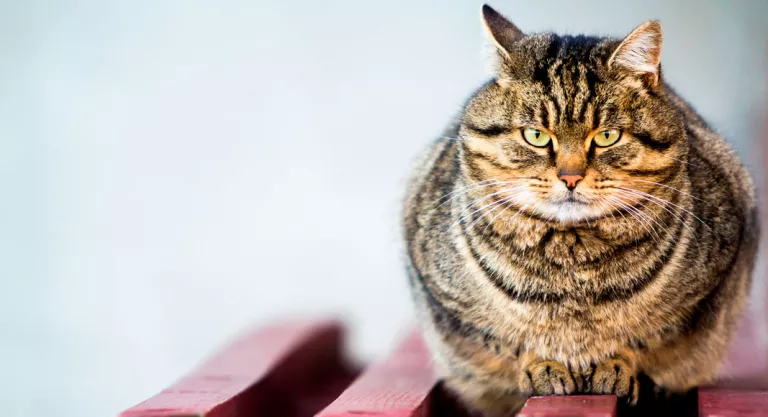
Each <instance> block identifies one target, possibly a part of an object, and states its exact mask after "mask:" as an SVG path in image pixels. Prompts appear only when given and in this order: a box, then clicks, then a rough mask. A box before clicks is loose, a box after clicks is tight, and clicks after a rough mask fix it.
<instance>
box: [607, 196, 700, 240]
mask: <svg viewBox="0 0 768 417" xmlns="http://www.w3.org/2000/svg"><path fill="white" fill-rule="evenodd" d="M617 188H618V189H621V190H624V191H630V192H635V193H637V194H638V195H640V196H644V197H646V198H651V199H654V200H658V201H660V202H662V203H664V204H670V205H672V206H674V207H677V208H679V209H680V210H683V211H684V212H686V213H688V214H690V215H691V216H693V217H694V218H695V219H696V220H698V221H700V222H701V224H702V225H704V227H706V228H707V229H709V231H710V232H712V233H715V231H714V230H712V228H711V227H709V225H708V224H706V223H705V222H704V220H701V219H700V218H699V216H697V215H695V214H694V213H693V212H691V211H690V210H688V209H686V208H684V207H681V206H679V205H677V204H675V203H673V202H671V201H668V200H665V199H663V198H660V197H657V196H655V195H653V194H649V193H646V192H644V191H640V190H635V189H634V188H622V187H617Z"/></svg>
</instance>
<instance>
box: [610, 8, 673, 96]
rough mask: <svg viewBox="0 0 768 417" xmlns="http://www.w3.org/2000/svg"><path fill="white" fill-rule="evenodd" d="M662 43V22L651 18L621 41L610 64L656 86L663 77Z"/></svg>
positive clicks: (653, 86) (652, 86)
mask: <svg viewBox="0 0 768 417" xmlns="http://www.w3.org/2000/svg"><path fill="white" fill-rule="evenodd" d="M661 43H662V32H661V23H659V22H658V21H656V20H649V21H647V22H645V23H643V24H642V25H640V26H638V27H637V29H635V30H633V31H632V33H630V34H629V35H627V37H626V38H624V40H623V41H621V43H620V44H619V46H618V47H617V48H616V50H615V51H613V54H612V55H611V57H610V58H609V59H608V66H609V67H610V68H611V69H615V70H618V71H625V72H627V73H629V74H632V75H635V76H637V77H638V78H640V79H641V80H642V81H643V82H644V83H645V84H646V85H647V86H648V87H651V88H655V87H657V86H658V84H659V79H660V77H661Z"/></svg>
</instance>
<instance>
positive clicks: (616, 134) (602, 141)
mask: <svg viewBox="0 0 768 417" xmlns="http://www.w3.org/2000/svg"><path fill="white" fill-rule="evenodd" d="M619 139H621V130H618V129H608V130H603V131H602V132H598V133H597V134H596V135H595V136H593V137H592V142H594V143H595V145H597V146H600V147H606V146H611V145H613V144H614V143H616V142H617V141H618V140H619Z"/></svg>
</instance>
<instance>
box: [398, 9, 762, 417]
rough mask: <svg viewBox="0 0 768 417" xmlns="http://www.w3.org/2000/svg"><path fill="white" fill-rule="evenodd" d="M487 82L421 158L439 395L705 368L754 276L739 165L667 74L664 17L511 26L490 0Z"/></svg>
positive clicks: (425, 303) (706, 373) (421, 272)
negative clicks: (562, 29)
mask: <svg viewBox="0 0 768 417" xmlns="http://www.w3.org/2000/svg"><path fill="white" fill-rule="evenodd" d="M482 11H483V13H482V14H483V20H484V24H485V27H486V29H487V32H488V34H489V35H490V39H491V40H492V41H493V43H494V44H495V47H496V51H497V54H496V55H497V59H496V62H497V65H496V69H495V75H494V77H493V79H491V80H490V81H488V82H487V83H485V84H484V85H483V86H482V87H480V88H479V89H478V90H477V91H476V92H475V93H474V95H473V96H472V97H471V98H470V99H469V100H468V101H467V103H466V105H465V106H464V108H463V111H462V112H461V114H460V115H459V116H458V117H456V119H455V120H454V122H453V123H452V125H451V126H450V127H449V128H448V129H447V130H446V132H445V133H444V136H443V137H440V138H439V139H438V140H436V141H435V142H434V143H433V144H432V145H431V146H430V148H429V149H428V151H427V152H426V153H425V155H424V157H423V158H422V159H421V160H420V162H419V164H418V165H417V168H416V169H415V173H414V174H413V176H412V179H411V181H410V183H409V188H408V196H407V199H406V202H405V211H404V232H405V239H406V244H407V251H408V269H409V275H410V279H411V284H412V289H413V293H414V298H415V300H416V304H417V307H418V311H419V312H420V314H421V315H422V318H423V320H422V321H423V322H424V323H425V324H424V327H425V333H426V335H427V341H428V344H429V346H430V349H431V350H432V352H433V354H434V357H435V362H436V364H437V366H438V369H440V371H441V373H442V376H443V377H444V380H445V383H446V385H447V387H448V388H450V389H451V390H452V391H454V392H455V393H456V394H457V395H458V396H459V397H460V399H462V400H463V401H464V402H466V404H467V405H468V406H469V407H471V408H472V409H475V410H478V411H480V412H483V413H485V414H486V415H504V414H508V413H510V412H514V411H515V410H517V409H519V407H520V406H521V404H522V401H524V398H525V397H527V396H530V395H562V394H572V393H595V394H609V393H613V394H616V395H618V396H619V397H620V398H623V399H625V400H626V401H627V402H629V403H631V404H634V403H635V402H636V401H637V399H638V395H639V394H638V392H639V388H638V386H639V384H638V382H637V381H638V376H639V375H645V376H647V378H648V379H650V380H651V381H652V382H653V383H654V384H655V386H656V387H657V388H658V389H665V390H668V391H669V392H685V391H686V390H689V389H691V388H692V387H695V386H697V385H700V384H706V383H709V382H711V381H713V379H714V378H715V376H716V375H717V373H718V368H719V365H720V363H721V362H722V360H723V359H724V355H725V353H726V349H727V345H728V343H729V340H730V339H731V336H732V333H733V330H734V326H735V323H736V321H737V319H738V317H739V315H740V314H741V312H742V308H743V306H744V303H745V298H746V295H747V293H748V290H749V286H750V282H751V278H750V275H751V271H752V268H753V262H754V258H755V252H756V246H757V236H758V222H757V217H756V213H757V210H756V203H755V197H754V191H753V185H752V181H751V179H750V177H749V176H748V174H747V172H746V171H745V169H744V168H743V167H742V165H741V164H740V162H739V160H738V159H737V157H736V156H735V155H734V153H733V152H732V151H731V150H730V149H729V148H728V146H727V145H726V143H725V142H724V140H723V139H722V138H721V137H720V136H718V135H717V134H716V133H714V132H713V131H712V130H711V129H710V128H709V127H708V126H707V124H706V123H705V122H704V121H703V120H702V119H701V118H700V117H699V116H698V115H697V114H696V112H695V111H694V110H693V109H692V108H691V107H690V106H689V105H688V104H687V103H686V102H684V101H683V100H682V99H681V98H680V97H679V96H678V95H676V94H675V92H674V91H673V90H672V89H671V88H670V87H669V86H667V85H666V84H665V83H664V82H663V80H662V77H661V75H662V74H661V67H660V54H661V49H662V31H661V26H660V24H659V23H658V22H656V21H649V22H646V23H644V24H642V25H641V26H639V27H638V28H637V29H635V30H634V31H633V32H632V33H630V34H629V35H628V36H627V37H626V38H624V39H623V40H616V39H610V38H599V37H590V36H559V35H556V34H552V33H546V34H533V35H525V34H523V33H522V32H521V31H520V30H519V29H518V28H517V27H516V26H515V25H513V24H512V23H510V22H509V21H508V20H506V19H505V18H504V17H503V16H501V15H500V14H498V13H497V12H496V11H494V10H493V9H492V8H490V7H488V6H483V9H482Z"/></svg>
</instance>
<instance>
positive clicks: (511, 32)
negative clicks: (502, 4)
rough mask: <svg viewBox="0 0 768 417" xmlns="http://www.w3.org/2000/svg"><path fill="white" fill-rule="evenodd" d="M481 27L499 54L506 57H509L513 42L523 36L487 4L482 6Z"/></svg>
mask: <svg viewBox="0 0 768 417" xmlns="http://www.w3.org/2000/svg"><path fill="white" fill-rule="evenodd" d="M483 26H485V30H486V32H488V36H489V37H490V38H491V40H492V41H493V43H495V44H496V47H497V48H498V50H499V52H500V53H502V54H503V55H506V56H509V51H510V50H511V49H512V47H513V45H514V44H515V42H517V41H519V40H520V39H522V38H523V37H524V36H525V34H523V32H522V31H521V30H520V29H518V28H517V26H515V25H514V24H513V23H512V22H510V21H509V20H507V18H505V17H504V16H502V15H501V14H500V13H499V12H497V11H496V10H494V9H493V8H492V7H491V6H489V5H487V4H484V5H483Z"/></svg>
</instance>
